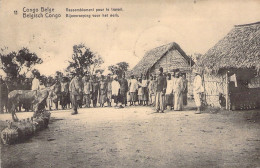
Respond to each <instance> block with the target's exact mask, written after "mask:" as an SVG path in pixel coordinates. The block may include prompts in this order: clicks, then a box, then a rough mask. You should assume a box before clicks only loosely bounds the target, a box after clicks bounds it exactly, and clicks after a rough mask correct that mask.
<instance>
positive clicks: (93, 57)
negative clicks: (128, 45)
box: [66, 44, 104, 75]
mask: <svg viewBox="0 0 260 168" xmlns="http://www.w3.org/2000/svg"><path fill="white" fill-rule="evenodd" d="M103 62H104V61H103V59H102V57H101V56H100V55H98V54H97V53H93V52H92V51H91V50H90V49H89V48H88V47H86V46H85V45H84V44H79V45H74V46H73V54H72V60H71V61H69V66H68V67H67V69H66V71H67V72H70V73H74V74H77V75H84V73H85V72H89V73H90V74H93V73H94V71H95V69H96V68H98V67H100V65H101V64H102V63H103Z"/></svg>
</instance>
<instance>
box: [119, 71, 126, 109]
mask: <svg viewBox="0 0 260 168" xmlns="http://www.w3.org/2000/svg"><path fill="white" fill-rule="evenodd" d="M119 84H120V101H121V103H122V105H123V104H124V105H125V106H126V104H127V91H128V82H127V80H126V79H125V74H123V76H122V78H121V79H119ZM122 105H121V106H122Z"/></svg>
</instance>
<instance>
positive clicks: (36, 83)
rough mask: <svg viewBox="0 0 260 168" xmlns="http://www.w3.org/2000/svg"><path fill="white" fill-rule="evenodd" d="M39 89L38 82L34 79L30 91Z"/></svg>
mask: <svg viewBox="0 0 260 168" xmlns="http://www.w3.org/2000/svg"><path fill="white" fill-rule="evenodd" d="M39 89H40V81H39V80H38V79H37V78H34V79H33V81H32V90H39Z"/></svg>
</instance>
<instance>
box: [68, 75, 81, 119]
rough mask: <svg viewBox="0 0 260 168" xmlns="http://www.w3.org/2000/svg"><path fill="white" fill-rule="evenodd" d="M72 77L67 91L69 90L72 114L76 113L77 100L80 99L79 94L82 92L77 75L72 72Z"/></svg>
mask: <svg viewBox="0 0 260 168" xmlns="http://www.w3.org/2000/svg"><path fill="white" fill-rule="evenodd" d="M73 76H74V77H73V79H72V80H71V82H70V85H69V91H70V101H71V104H72V108H73V112H72V113H71V114H72V115H75V114H78V110H77V109H78V100H80V96H81V93H82V88H81V86H80V82H79V77H78V76H76V75H75V74H73Z"/></svg>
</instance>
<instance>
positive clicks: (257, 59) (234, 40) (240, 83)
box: [196, 22, 260, 110]
mask: <svg viewBox="0 0 260 168" xmlns="http://www.w3.org/2000/svg"><path fill="white" fill-rule="evenodd" d="M196 66H198V67H199V68H200V69H201V70H203V71H204V73H203V78H204V84H205V96H206V102H207V104H208V105H210V106H213V107H221V106H222V107H225V108H226V109H228V110H230V109H232V110H236V109H241V110H243V109H254V108H257V107H259V104H260V101H259V100H260V77H259V69H260V22H257V23H252V24H245V25H237V26H234V28H233V29H232V30H231V31H230V32H229V33H228V34H227V35H226V36H225V37H224V38H223V39H221V40H220V41H219V42H218V43H217V44H216V45H215V46H214V47H212V48H210V49H209V50H208V52H207V53H206V54H205V55H204V56H203V57H202V58H201V59H200V60H199V61H198V62H197V65H196ZM220 94H222V95H223V97H222V96H220ZM220 100H221V101H220Z"/></svg>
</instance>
